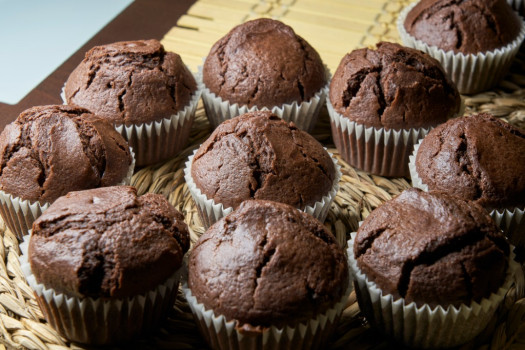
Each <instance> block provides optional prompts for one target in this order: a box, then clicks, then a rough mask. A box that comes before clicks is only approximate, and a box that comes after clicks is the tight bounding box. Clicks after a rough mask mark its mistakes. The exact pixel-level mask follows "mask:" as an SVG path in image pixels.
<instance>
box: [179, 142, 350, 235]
mask: <svg viewBox="0 0 525 350" xmlns="http://www.w3.org/2000/svg"><path fill="white" fill-rule="evenodd" d="M325 150H326V148H325ZM197 151H198V149H195V151H194V152H193V154H192V155H190V156H189V158H188V161H187V162H186V167H185V168H184V179H185V180H186V184H187V185H188V189H189V190H190V193H191V196H192V197H193V200H194V201H195V204H196V205H197V211H198V212H199V216H200V218H201V220H202V223H203V224H204V227H205V228H208V227H210V226H211V225H213V224H214V223H215V222H216V221H218V220H219V219H220V218H222V217H224V216H226V215H228V214H229V213H231V212H232V211H233V208H232V207H228V208H225V207H224V206H223V205H222V204H221V203H215V201H214V200H213V199H209V198H208V197H207V196H206V195H205V194H204V193H202V191H201V190H200V189H199V188H198V187H197V185H196V184H195V182H194V181H193V177H192V176H191V167H192V164H193V157H194V156H195V154H196V153H197ZM328 154H329V155H330V157H331V158H332V161H333V162H334V167H335V177H334V181H333V184H332V189H331V190H330V192H328V193H327V194H326V195H324V196H323V197H322V198H321V200H320V201H318V202H315V204H314V206H313V207H312V206H310V205H308V206H306V207H305V208H304V209H301V210H302V211H304V212H305V213H307V214H310V215H312V216H313V217H315V218H316V219H318V220H319V221H321V222H324V220H325V219H326V216H327V215H328V211H329V210H330V204H332V202H333V201H334V199H335V196H336V194H337V191H338V190H339V180H341V166H340V165H339V164H337V160H336V159H335V158H334V156H333V155H332V154H331V153H330V152H328Z"/></svg>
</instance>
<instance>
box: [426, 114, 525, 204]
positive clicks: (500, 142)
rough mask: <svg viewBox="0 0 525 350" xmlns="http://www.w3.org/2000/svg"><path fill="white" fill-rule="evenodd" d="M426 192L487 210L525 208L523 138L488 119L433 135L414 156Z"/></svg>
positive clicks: (474, 118)
mask: <svg viewBox="0 0 525 350" xmlns="http://www.w3.org/2000/svg"><path fill="white" fill-rule="evenodd" d="M416 171H417V174H418V175H419V177H420V178H421V180H422V181H423V183H424V184H426V185H428V188H429V190H440V191H445V192H447V193H451V194H455V195H457V196H459V197H461V198H464V199H469V200H473V201H475V202H477V203H478V204H480V205H482V206H483V207H485V208H487V209H496V208H503V207H507V208H508V207H514V206H523V205H525V177H524V176H523V174H525V133H524V132H523V131H522V130H520V129H518V128H516V127H514V126H512V125H510V124H508V123H506V122H504V121H502V120H500V119H498V118H495V117H493V116H491V115H490V114H484V113H482V114H477V115H471V116H465V117H462V118H458V119H453V120H450V121H448V122H447V123H445V124H443V125H440V126H439V127H437V128H436V129H434V130H432V131H431V132H430V133H429V134H428V135H427V136H426V137H425V139H424V140H423V142H422V143H421V146H420V147H419V150H418V152H417V155H416Z"/></svg>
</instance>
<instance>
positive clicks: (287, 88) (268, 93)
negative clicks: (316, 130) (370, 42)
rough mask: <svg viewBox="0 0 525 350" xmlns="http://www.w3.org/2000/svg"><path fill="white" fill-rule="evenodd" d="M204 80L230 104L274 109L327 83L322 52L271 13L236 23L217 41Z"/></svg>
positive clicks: (305, 95)
mask: <svg viewBox="0 0 525 350" xmlns="http://www.w3.org/2000/svg"><path fill="white" fill-rule="evenodd" d="M203 81H204V84H205V85H206V87H207V88H208V89H209V90H210V91H211V92H212V93H214V94H215V95H217V96H219V97H221V98H222V99H223V100H227V101H229V102H230V103H232V104H234V103H237V104H239V105H247V106H249V107H251V106H257V107H260V108H262V107H267V108H270V109H271V108H272V107H273V106H280V105H282V104H287V103H292V102H294V101H295V102H298V103H300V102H303V101H308V100H309V99H310V98H311V97H312V96H313V95H314V94H315V93H316V92H318V91H319V90H320V89H321V88H322V87H323V86H324V85H325V84H326V83H327V80H326V76H325V69H324V66H323V63H322V61H321V58H320V57H319V54H318V53H317V52H316V51H315V50H314V49H313V48H312V47H311V46H310V45H309V44H308V43H307V42H306V41H305V40H304V39H303V38H301V37H300V36H298V35H297V34H295V32H294V31H293V29H292V28H291V27H289V26H287V25H285V24H284V23H282V22H279V21H276V20H272V19H269V18H260V19H256V20H253V21H248V22H245V23H243V24H241V25H238V26H236V27H235V28H233V29H232V30H231V31H230V32H229V33H228V34H227V35H226V36H224V37H223V38H221V39H220V40H219V41H217V42H216V43H215V44H214V45H213V47H212V48H211V50H210V53H209V54H208V56H207V57H206V61H205V62H204V67H203Z"/></svg>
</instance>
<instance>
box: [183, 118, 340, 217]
mask: <svg viewBox="0 0 525 350" xmlns="http://www.w3.org/2000/svg"><path fill="white" fill-rule="evenodd" d="M191 176H192V178H193V181H194V182H195V185H196V186H197V187H198V188H199V189H200V190H201V191H202V193H203V194H205V195H206V196H207V197H208V199H213V200H214V201H215V203H222V204H223V205H224V207H225V208H228V207H234V208H236V207H237V206H239V204H241V202H242V201H244V200H247V199H267V200H273V201H276V202H281V203H287V204H290V205H292V206H294V207H297V208H304V207H306V206H313V205H314V204H315V202H317V201H320V200H321V199H322V197H323V196H325V195H327V194H328V192H329V191H330V190H331V189H332V186H333V181H334V178H335V167H334V163H333V161H332V159H331V157H330V155H329V154H328V152H327V151H326V150H325V149H324V148H323V146H322V145H321V144H320V143H319V142H318V141H317V140H315V139H314V138H313V137H312V136H310V135H309V134H308V133H306V132H304V131H301V130H299V129H297V128H296V127H295V125H294V124H293V123H290V124H288V123H287V122H285V121H284V120H282V119H280V118H279V117H278V116H276V115H274V114H272V113H271V112H268V111H264V112H252V113H246V114H243V115H240V116H238V117H235V118H233V119H229V120H226V121H225V122H223V123H222V124H220V125H219V126H218V127H217V128H216V129H215V131H214V132H213V133H212V134H211V135H210V137H209V138H208V139H207V140H206V141H205V142H204V143H203V144H202V145H201V147H200V148H199V150H198V151H197V153H196V154H195V157H194V158H193V163H192V167H191Z"/></svg>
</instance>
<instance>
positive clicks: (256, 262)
mask: <svg viewBox="0 0 525 350" xmlns="http://www.w3.org/2000/svg"><path fill="white" fill-rule="evenodd" d="M348 278H349V276H348V265H347V261H346V258H345V255H344V252H343V250H342V249H341V248H340V247H339V246H338V245H337V243H336V240H335V237H334V236H333V235H332V234H331V233H329V232H328V231H327V230H326V229H325V228H324V226H323V225H322V224H321V223H320V222H319V221H317V220H316V219H314V218H313V217H312V216H310V215H308V214H305V213H303V212H301V211H299V210H297V209H295V208H293V207H291V206H289V205H285V204H282V203H276V202H270V201H261V200H256V201H253V200H250V201H246V202H243V203H242V204H241V206H240V207H239V209H238V210H236V211H234V212H233V213H231V214H230V215H228V216H226V217H225V218H223V219H221V220H219V221H218V222H217V223H215V224H214V225H213V226H211V227H210V228H209V229H208V231H206V233H205V234H204V235H202V236H201V238H200V239H199V241H198V242H197V243H196V245H195V247H194V248H193V250H192V252H191V255H190V260H189V278H188V284H189V287H190V289H191V291H192V293H193V294H194V295H195V297H196V298H197V300H198V301H199V302H200V303H203V304H204V305H205V306H206V308H208V309H212V310H213V311H214V313H215V314H217V315H219V314H220V315H224V316H226V318H227V319H228V320H237V322H238V325H239V326H242V325H243V324H246V323H247V324H249V325H252V326H270V325H275V326H284V325H291V324H295V323H298V322H300V321H303V320H305V319H310V318H312V317H315V315H317V314H318V313H322V312H324V311H326V310H327V309H329V308H331V307H333V306H334V305H335V304H336V303H337V302H339V301H340V299H341V298H342V297H343V295H344V293H345V291H346V289H347V287H348V283H349V281H348Z"/></svg>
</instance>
